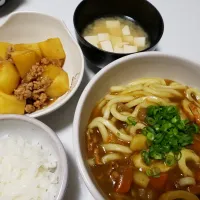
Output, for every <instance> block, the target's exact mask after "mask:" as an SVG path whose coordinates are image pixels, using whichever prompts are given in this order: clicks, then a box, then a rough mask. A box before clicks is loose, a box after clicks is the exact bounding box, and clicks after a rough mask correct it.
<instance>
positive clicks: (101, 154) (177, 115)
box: [86, 78, 200, 200]
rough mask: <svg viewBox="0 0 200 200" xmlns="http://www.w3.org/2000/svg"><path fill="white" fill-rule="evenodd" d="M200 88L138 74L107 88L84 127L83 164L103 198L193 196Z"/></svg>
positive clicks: (199, 164)
mask: <svg viewBox="0 0 200 200" xmlns="http://www.w3.org/2000/svg"><path fill="white" fill-rule="evenodd" d="M199 126H200V92H199V91H198V90H197V89H195V88H190V87H188V86H185V85H183V84H180V83H178V82H175V81H171V80H167V79H162V78H141V79H138V80H135V81H133V82H131V83H129V84H128V85H123V86H113V87H111V88H110V93H109V94H107V95H106V96H105V97H104V98H103V99H101V100H100V101H99V102H98V104H97V105H96V107H95V108H94V110H93V112H92V115H91V118H90V121H89V124H88V127H87V131H86V144H87V145H86V146H87V156H88V158H87V159H88V164H89V166H90V168H91V171H92V173H93V175H94V177H95V180H96V181H97V183H98V185H99V186H100V188H101V189H102V190H103V192H104V193H105V195H106V196H107V199H116V200H129V199H135V200H146V199H148V200H174V199H184V200H198V199H199V198H198V197H200V157H199V156H200V135H199V133H200V131H199V130H200V129H199Z"/></svg>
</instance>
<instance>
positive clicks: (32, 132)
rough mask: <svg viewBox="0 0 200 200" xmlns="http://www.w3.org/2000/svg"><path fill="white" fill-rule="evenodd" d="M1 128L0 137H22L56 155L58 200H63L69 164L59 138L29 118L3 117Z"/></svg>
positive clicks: (40, 123)
mask: <svg viewBox="0 0 200 200" xmlns="http://www.w3.org/2000/svg"><path fill="white" fill-rule="evenodd" d="M0 127H1V132H0V137H2V136H5V135H13V136H21V137H22V138H24V139H26V140H27V141H30V142H32V141H35V142H40V143H41V144H42V146H43V147H47V148H48V149H49V150H50V151H51V152H52V153H53V154H54V155H55V157H56V159H57V161H58V167H57V169H56V171H55V173H56V174H57V175H58V177H59V184H58V189H59V192H58V195H57V197H56V200H62V199H63V197H64V193H65V191H66V187H67V179H68V163H67V158H66V154H65V150H64V147H63V145H62V143H61V142H60V140H59V138H58V136H57V135H56V134H55V133H54V132H53V131H52V130H51V129H50V128H49V127H48V126H46V125H45V124H43V123H42V122H40V121H38V120H36V119H33V118H30V117H27V116H20V115H1V116H0Z"/></svg>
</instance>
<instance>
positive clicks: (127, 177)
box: [115, 167, 133, 193]
mask: <svg viewBox="0 0 200 200" xmlns="http://www.w3.org/2000/svg"><path fill="white" fill-rule="evenodd" d="M132 181H133V170H132V168H130V167H129V168H126V169H124V171H123V174H122V175H121V176H120V178H119V181H118V182H117V185H116V188H115V191H116V192H119V193H126V192H128V191H129V190H130V187H131V183H132Z"/></svg>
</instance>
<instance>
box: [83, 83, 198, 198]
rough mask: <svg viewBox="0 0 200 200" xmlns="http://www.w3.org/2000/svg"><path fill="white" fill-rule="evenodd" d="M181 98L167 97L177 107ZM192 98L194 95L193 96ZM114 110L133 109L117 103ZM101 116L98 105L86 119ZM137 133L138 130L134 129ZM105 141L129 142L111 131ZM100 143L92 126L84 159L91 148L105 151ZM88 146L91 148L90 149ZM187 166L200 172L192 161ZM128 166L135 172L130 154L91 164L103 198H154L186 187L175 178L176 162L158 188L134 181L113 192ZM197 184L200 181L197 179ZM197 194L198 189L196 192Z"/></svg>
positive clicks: (141, 114) (143, 113)
mask: <svg viewBox="0 0 200 200" xmlns="http://www.w3.org/2000/svg"><path fill="white" fill-rule="evenodd" d="M171 82H172V81H171V80H166V83H167V85H169V84H170V83H171ZM180 92H182V94H184V95H185V91H184V90H180ZM183 99H184V98H177V97H174V98H171V99H170V100H171V101H172V102H174V103H177V104H178V105H177V106H178V107H179V108H181V107H182V105H181V102H182V100H183ZM194 99H195V97H194ZM117 109H118V111H120V112H122V111H125V112H132V111H133V110H134V109H129V108H128V109H127V107H126V106H125V104H123V103H120V104H118V107H117ZM97 116H98V117H99V116H103V114H102V111H101V109H98V107H96V108H94V110H93V112H92V114H91V118H90V120H89V122H91V121H92V119H94V118H95V117H97ZM145 118H146V108H141V109H140V110H139V112H138V119H139V120H140V121H141V122H145ZM114 125H115V126H116V127H117V128H118V129H121V128H123V129H126V128H127V123H125V122H121V121H119V120H117V121H116V122H115V123H114ZM136 133H137V134H140V133H141V130H137V132H136ZM199 138H200V137H198V138H197V139H195V142H197V143H198V144H199V146H200V139H199ZM109 142H110V143H115V144H123V145H125V146H127V147H129V146H130V144H129V143H126V142H123V141H121V140H119V139H118V138H117V137H116V136H114V135H113V134H112V132H109ZM102 143H103V141H102V137H101V134H100V133H99V131H98V129H97V128H95V129H93V133H92V134H90V139H88V137H86V144H87V159H89V158H92V157H94V149H95V148H97V149H99V151H98V156H99V157H102V156H104V155H105V152H104V151H103V150H102V148H101V144H102ZM91 146H92V148H91ZM188 148H190V149H192V150H194V151H195V153H196V154H198V155H200V147H199V148H198V150H197V149H195V148H194V146H193V145H191V146H188ZM187 166H188V167H189V168H190V169H191V170H192V171H193V173H194V174H196V173H200V166H199V165H197V164H195V163H193V162H187ZM127 168H131V169H132V170H133V172H134V171H138V169H137V168H135V167H134V165H133V162H132V157H131V156H125V158H124V159H122V160H118V161H112V162H109V163H107V164H101V165H95V166H93V167H91V168H90V169H91V172H92V174H93V176H94V177H95V180H96V182H97V184H98V186H99V187H100V188H101V189H102V190H103V192H104V194H105V195H106V199H110V200H158V199H159V196H160V195H161V194H163V193H165V192H167V191H171V190H187V191H188V188H187V187H181V186H180V185H179V184H178V180H179V179H180V178H182V177H184V176H183V174H182V172H181V170H180V169H179V167H178V165H176V166H175V167H174V168H172V169H171V170H169V171H168V172H167V177H168V179H167V182H166V184H165V185H164V187H162V188H159V189H158V188H154V187H153V186H152V185H151V184H149V185H148V186H147V188H142V187H139V186H138V185H137V184H135V183H134V182H132V184H131V189H130V190H129V191H128V192H126V193H116V191H115V187H116V182H117V180H118V177H119V175H120V174H121V172H122V170H124V169H127ZM197 184H199V185H200V182H197ZM199 194H200V191H199Z"/></svg>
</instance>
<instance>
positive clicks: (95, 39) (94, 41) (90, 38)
mask: <svg viewBox="0 0 200 200" xmlns="http://www.w3.org/2000/svg"><path fill="white" fill-rule="evenodd" d="M84 39H85V40H86V41H88V42H89V43H90V44H92V45H94V46H95V47H98V43H99V40H98V37H97V36H96V35H95V36H85V37H84Z"/></svg>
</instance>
